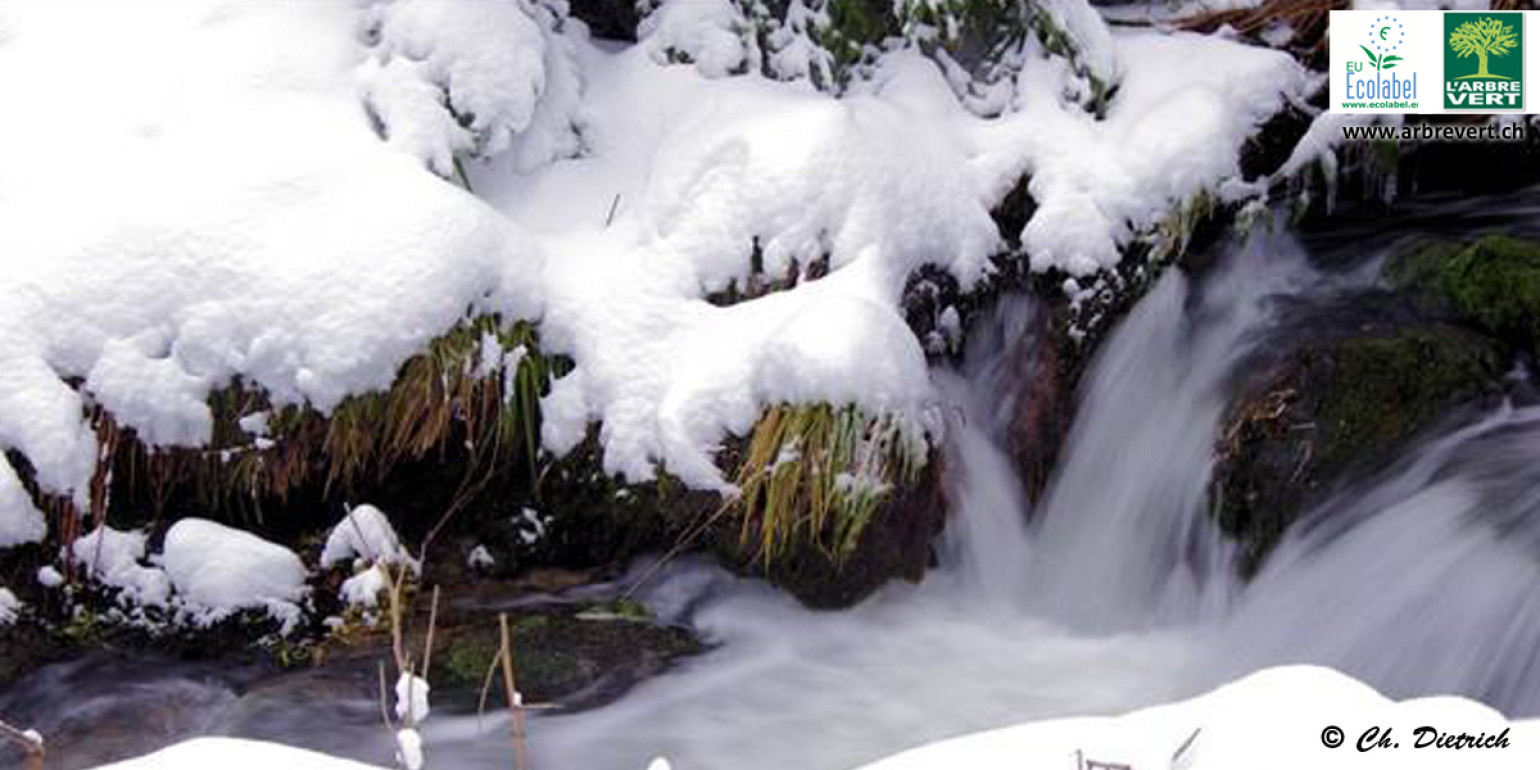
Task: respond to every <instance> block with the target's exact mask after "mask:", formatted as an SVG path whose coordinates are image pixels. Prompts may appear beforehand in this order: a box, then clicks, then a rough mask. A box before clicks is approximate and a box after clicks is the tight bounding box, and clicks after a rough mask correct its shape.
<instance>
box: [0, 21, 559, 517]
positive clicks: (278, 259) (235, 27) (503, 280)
mask: <svg viewBox="0 0 1540 770" xmlns="http://www.w3.org/2000/svg"><path fill="white" fill-rule="evenodd" d="M474 5H475V6H476V7H477V8H481V7H483V6H491V5H493V4H492V3H476V4H474ZM456 10H457V11H463V10H464V9H463V8H460V7H459V4H456ZM362 12H363V11H361V10H360V8H359V7H358V5H357V4H355V3H353V2H350V1H349V0H315V2H303V3H271V4H252V3H248V2H239V1H235V2H206V3H170V4H157V5H150V6H146V5H144V4H106V5H103V6H100V7H96V8H93V9H92V11H91V20H92V23H91V24H81V23H80V16H79V9H78V7H75V6H72V5H70V4H54V3H20V4H6V5H5V6H4V7H0V27H3V28H4V29H5V35H4V36H3V39H0V99H3V100H4V101H5V102H6V103H8V104H27V105H29V107H28V109H26V110H23V111H18V112H16V113H15V114H13V115H10V116H9V117H8V118H7V119H6V120H4V121H0V168H4V169H5V170H6V173H5V174H3V175H0V251H3V253H4V254H5V255H6V256H5V258H4V259H3V260H0V327H3V328H4V329H5V330H6V332H5V334H4V335H3V336H0V449H15V450H19V451H21V452H22V453H23V454H24V455H26V457H27V458H28V460H29V461H30V462H31V463H32V465H33V466H34V467H35V468H36V470H37V479H38V481H39V482H40V484H41V485H42V487H43V489H44V490H45V491H51V492H58V493H64V494H73V495H74V497H75V499H76V501H77V503H82V504H83V503H84V499H85V494H86V488H87V486H88V485H87V481H88V479H89V478H90V474H91V471H92V468H93V466H94V464H95V462H96V458H97V455H98V451H97V446H96V440H95V436H94V435H93V434H92V432H91V430H90V429H89V426H88V425H87V424H86V423H85V421H84V420H83V418H82V415H84V414H87V413H88V412H89V410H88V409H87V406H88V403H98V404H101V405H104V406H106V407H107V408H108V409H110V410H112V411H113V412H114V414H115V415H116V416H117V417H118V418H119V422H120V424H122V425H125V426H128V427H132V428H134V429H135V430H136V431H137V432H138V434H139V435H140V436H141V437H144V438H145V439H146V440H148V441H151V442H152V443H159V444H163V445H189V444H201V443H204V442H205V441H207V439H208V438H209V426H210V424H211V422H210V418H209V414H208V409H207V407H206V406H205V397H206V395H207V393H208V391H209V390H210V389H211V388H216V387H221V386H224V385H226V384H228V383H229V382H230V381H231V380H232V378H234V377H236V376H240V377H241V378H242V380H243V382H245V383H246V384H248V385H249V386H253V387H260V388H264V389H266V390H267V391H268V392H270V393H271V394H272V396H273V398H274V400H275V404H276V405H279V406H281V405H284V404H292V403H299V402H304V401H308V402H310V403H311V404H313V405H315V406H316V407H317V408H319V409H321V410H323V411H325V410H329V409H330V408H331V407H333V406H334V405H335V404H337V402H338V401H339V400H340V399H341V398H343V397H344V396H346V395H348V394H351V393H356V392H361V391H368V390H374V389H380V388H383V387H385V386H387V385H389V383H390V382H391V380H392V379H393V377H394V375H395V373H396V371H397V368H398V367H399V365H400V364H401V363H402V361H404V360H405V359H406V358H407V357H409V356H410V355H412V354H414V353H416V352H418V351H419V350H421V349H422V347H423V346H424V345H425V344H426V342H427V341H428V340H429V339H431V338H432V337H434V336H435V335H436V334H439V333H441V332H442V331H443V330H445V329H448V328H450V327H451V326H453V324H454V323H455V322H456V321H457V320H458V319H460V318H461V317H462V316H463V314H464V313H465V311H466V308H467V307H470V306H476V307H477V308H478V310H486V311H488V312H490V311H500V312H504V313H505V317H510V318H511V317H528V316H530V315H533V314H535V313H537V312H538V292H537V289H536V287H533V286H530V285H528V283H527V282H523V281H516V280H512V279H508V278H507V276H509V275H520V276H523V275H533V274H537V273H538V265H539V257H538V255H536V254H534V253H532V252H530V251H529V250H527V249H526V247H525V246H524V245H523V242H524V240H525V239H522V238H520V237H519V236H518V234H517V233H516V232H515V231H514V229H513V228H512V227H511V226H510V225H509V224H508V223H507V221H506V220H504V219H503V218H501V217H499V216H497V215H496V213H495V212H492V211H491V210H489V209H488V208H486V207H485V206H483V205H481V204H480V203H479V202H478V201H477V200H476V199H475V198H474V197H473V196H471V195H470V194H468V193H467V192H465V191H464V190H461V189H459V188H456V187H455V186H453V185H451V184H449V183H447V182H445V181H444V180H442V179H440V178H438V177H435V176H434V175H432V174H431V173H428V172H426V171H425V170H424V169H423V168H422V165H421V163H420V162H419V161H418V160H416V159H415V158H413V157H410V156H408V155H406V154H403V153H401V152H397V151H395V150H394V149H392V148H391V147H390V146H388V145H387V144H386V143H385V142H382V141H381V140H380V138H379V136H378V135H377V134H376V132H375V130H374V128H373V127H372V126H371V124H370V119H369V117H368V115H367V112H366V111H365V110H364V109H362V107H361V103H360V89H359V85H358V81H357V69H358V67H359V66H360V65H361V64H362V62H363V60H364V59H365V56H366V50H365V48H364V47H363V46H362V45H361V44H360V42H359V40H358V36H357V34H356V32H357V30H358V29H359V26H360V22H361V16H360V14H361V13H362ZM488 12H489V13H490V11H488ZM516 12H518V13H522V11H516ZM402 13H405V11H402ZM531 23H533V22H531ZM537 32H538V30H537ZM402 34H405V33H402ZM393 39H394V38H393ZM435 61H437V60H435ZM109 62H110V64H107V63H109ZM189 62H196V64H195V65H189ZM548 79H549V75H548ZM494 85H495V84H486V85H485V86H476V88H475V89H472V91H473V92H476V93H483V91H481V90H477V89H484V88H492V87H494ZM466 87H469V86H466ZM545 88H546V93H547V94H548V95H549V94H550V93H551V92H552V91H553V90H557V89H556V88H555V86H552V85H550V84H548V85H547V86H546V87H545ZM478 98H482V97H478ZM476 104H477V105H478V108H480V105H481V102H479V101H478V102H476ZM485 109H486V110H490V111H487V112H484V113H483V114H481V115H479V116H478V117H479V119H481V120H484V121H487V123H486V125H487V127H488V130H489V131H490V132H491V134H490V136H491V137H492V138H489V139H488V142H489V146H492V145H496V144H498V143H504V144H506V143H507V142H508V141H510V140H509V139H508V138H507V131H508V129H509V127H511V126H513V125H515V124H518V123H520V122H521V121H526V122H527V126H526V128H527V127H528V126H533V125H534V124H535V118H534V116H531V115H526V114H525V113H523V112H520V111H519V110H517V109H515V107H514V106H512V105H501V106H499V105H498V104H497V103H493V104H489V105H487V107H486V108H485ZM537 112H538V110H537ZM499 132H501V133H499ZM497 136H502V137H503V138H502V139H498V138H496V137H497ZM72 382H83V383H84V384H83V385H81V386H80V387H79V388H78V389H77V388H76V387H73V386H72ZM0 483H3V482H0Z"/></svg>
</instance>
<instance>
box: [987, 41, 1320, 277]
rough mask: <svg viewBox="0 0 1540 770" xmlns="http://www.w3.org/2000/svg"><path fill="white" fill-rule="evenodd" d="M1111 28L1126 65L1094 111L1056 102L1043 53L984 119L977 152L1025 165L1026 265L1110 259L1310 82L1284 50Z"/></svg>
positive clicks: (1212, 188)
mask: <svg viewBox="0 0 1540 770" xmlns="http://www.w3.org/2000/svg"><path fill="white" fill-rule="evenodd" d="M1114 39H1115V41H1116V43H1117V47H1118V53H1119V56H1120V58H1121V60H1122V61H1123V62H1124V63H1125V65H1126V67H1125V70H1126V71H1125V73H1124V75H1123V79H1122V81H1121V86H1120V88H1119V90H1118V93H1117V94H1116V96H1115V97H1114V98H1113V99H1112V100H1111V102H1110V103H1109V106H1108V109H1107V116H1106V119H1105V120H1096V119H1095V118H1094V117H1093V116H1091V115H1089V114H1086V113H1085V112H1083V111H1077V110H1067V109H1063V108H1062V106H1061V105H1060V96H1059V94H1058V93H1057V92H1056V91H1054V90H1052V89H1051V87H1050V86H1051V84H1052V83H1053V82H1054V81H1053V79H1052V78H1051V77H1049V75H1050V73H1048V72H1045V71H1044V70H1047V69H1051V68H1052V67H1053V66H1054V63H1053V62H1052V60H1042V61H1039V62H1034V63H1033V64H1032V65H1031V66H1028V67H1026V68H1024V69H1023V70H1022V72H1021V74H1020V76H1019V79H1018V83H1017V99H1018V100H1020V102H1021V104H1020V105H1019V109H1018V111H1016V112H1014V113H1010V114H1008V115H1007V116H1005V117H1003V118H1001V119H999V120H998V121H995V122H993V123H992V124H991V125H989V126H988V127H987V128H986V129H985V132H986V133H987V134H988V137H989V139H988V145H989V148H990V149H989V150H988V152H989V153H990V154H991V155H993V156H995V157H996V158H998V159H1000V160H1001V161H1002V162H1003V163H1005V164H1007V165H1009V164H1010V163H1013V162H1024V164H1025V165H1024V166H1023V167H1022V169H1021V170H1024V171H1025V172H1027V173H1028V174H1030V175H1031V180H1032V181H1031V183H1030V185H1029V187H1028V190H1029V192H1031V193H1032V197H1033V199H1034V200H1036V201H1037V203H1038V206H1039V208H1038V210H1037V211H1036V212H1035V213H1034V215H1033V216H1032V218H1031V219H1030V220H1029V221H1028V222H1027V225H1026V227H1025V229H1024V230H1023V231H1022V233H1021V240H1022V245H1023V246H1024V247H1025V249H1026V251H1027V253H1028V255H1030V258H1031V264H1032V268H1033V269H1034V270H1045V269H1048V268H1059V269H1062V270H1065V271H1067V272H1069V273H1071V274H1073V275H1077V276H1083V275H1088V274H1090V273H1093V272H1095V271H1097V270H1101V269H1105V268H1109V267H1112V266H1113V265H1116V264H1117V263H1118V261H1119V260H1120V259H1121V252H1120V248H1121V247H1123V246H1125V245H1127V244H1128V242H1129V241H1130V240H1131V239H1132V238H1133V237H1134V236H1135V235H1136V234H1139V233H1141V232H1148V231H1149V230H1151V229H1152V228H1154V227H1155V226H1156V225H1158V224H1159V223H1160V221H1161V219H1162V218H1164V217H1166V216H1168V215H1169V214H1170V212H1171V211H1172V208H1173V206H1176V205H1179V204H1181V203H1184V202H1186V201H1188V200H1189V199H1191V198H1192V197H1193V196H1195V195H1198V194H1199V193H1201V192H1205V191H1208V192H1217V191H1218V188H1219V187H1220V185H1221V183H1222V182H1224V181H1225V180H1230V179H1234V178H1236V177H1237V176H1238V175H1239V173H1240V164H1239V150H1240V148H1241V146H1242V144H1244V142H1245V140H1246V138H1247V137H1249V136H1251V135H1252V134H1253V133H1255V131H1256V130H1257V127H1258V126H1259V125H1260V124H1261V123H1262V122H1263V121H1265V120H1266V119H1267V118H1268V117H1269V116H1271V115H1272V114H1273V113H1275V112H1277V111H1278V110H1280V109H1281V108H1282V107H1283V106H1284V105H1285V104H1286V102H1287V101H1289V100H1293V101H1300V102H1302V101H1303V100H1304V98H1305V97H1306V96H1307V94H1308V89H1309V87H1310V85H1311V82H1312V81H1311V78H1310V77H1309V76H1308V73H1306V71H1305V70H1303V69H1302V68H1301V67H1300V66H1299V65H1298V64H1297V63H1296V62H1295V61H1294V60H1293V59H1292V58H1290V57H1289V56H1288V55H1287V54H1284V53H1281V52H1278V51H1272V50H1268V49H1262V48H1255V47H1250V46H1245V45H1241V44H1239V43H1235V42H1231V41H1228V40H1224V39H1221V38H1215V37H1203V36H1199V35H1191V34H1169V35H1167V34H1157V33H1150V32H1125V33H1121V34H1118V35H1116V36H1115V38H1114ZM1007 176H1010V175H1007Z"/></svg>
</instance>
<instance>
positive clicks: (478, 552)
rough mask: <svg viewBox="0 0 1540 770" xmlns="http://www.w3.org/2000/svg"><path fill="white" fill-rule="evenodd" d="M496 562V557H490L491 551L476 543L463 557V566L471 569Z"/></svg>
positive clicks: (488, 565) (489, 565)
mask: <svg viewBox="0 0 1540 770" xmlns="http://www.w3.org/2000/svg"><path fill="white" fill-rule="evenodd" d="M496 564H497V559H495V558H493V557H492V552H491V551H488V550H487V547H486V546H484V545H478V546H476V547H475V548H472V549H471V552H470V553H469V554H468V555H466V557H465V566H467V567H470V568H471V569H486V568H488V567H492V566H494V565H496Z"/></svg>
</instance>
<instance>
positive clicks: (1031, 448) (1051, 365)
mask: <svg viewBox="0 0 1540 770" xmlns="http://www.w3.org/2000/svg"><path fill="white" fill-rule="evenodd" d="M1030 312H1031V314H1032V317H1031V318H1030V319H1029V320H1028V322H1027V324H1026V326H1025V328H1023V329H1022V330H1021V332H1020V333H1019V334H1016V335H1014V336H1012V337H1011V338H1010V339H1007V340H1005V341H1004V344H1005V346H1006V352H1005V354H1004V357H1003V358H1002V359H1001V360H1002V362H1003V369H1002V371H999V372H995V373H993V375H994V376H995V377H997V378H998V380H999V382H998V386H997V387H998V390H999V392H1000V395H1001V403H1002V404H1004V405H1005V407H1004V408H1005V409H1006V414H1005V445H1006V450H1007V451H1008V452H1009V453H1010V456H1011V459H1012V460H1013V461H1015V465H1016V470H1017V472H1018V473H1020V474H1021V481H1022V485H1023V487H1024V488H1025V490H1026V492H1027V496H1028V498H1029V499H1031V500H1036V499H1037V498H1038V496H1039V495H1040V494H1042V491H1043V489H1044V487H1046V486H1047V484H1048V479H1049V476H1050V475H1051V474H1052V473H1053V469H1054V467H1055V465H1056V464H1057V462H1058V457H1059V451H1060V449H1061V448H1062V447H1063V444H1064V438H1065V436H1067V435H1068V434H1069V428H1070V424H1071V423H1072V422H1073V420H1074V415H1075V383H1076V380H1077V378H1078V375H1079V370H1080V369H1081V368H1082V367H1081V366H1080V365H1079V363H1078V351H1077V350H1076V349H1075V346H1074V345H1073V344H1072V343H1071V341H1070V340H1069V338H1068V336H1067V335H1066V334H1065V330H1064V325H1065V323H1066V321H1065V318H1064V314H1063V313H1062V312H1059V313H1055V312H1053V311H1052V310H1049V309H1048V308H1047V307H1046V306H1045V305H1043V304H1041V303H1036V304H1033V305H1032V308H1031V311H1030Z"/></svg>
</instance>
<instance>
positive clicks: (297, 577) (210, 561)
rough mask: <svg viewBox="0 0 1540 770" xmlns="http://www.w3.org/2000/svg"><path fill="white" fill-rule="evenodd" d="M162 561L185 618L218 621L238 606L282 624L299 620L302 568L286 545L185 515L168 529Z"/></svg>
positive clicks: (303, 591) (285, 630) (288, 628)
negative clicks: (260, 613) (264, 614)
mask: <svg viewBox="0 0 1540 770" xmlns="http://www.w3.org/2000/svg"><path fill="white" fill-rule="evenodd" d="M161 563H162V565H163V566H164V568H165V571H166V576H167V577H168V578H169V579H170V581H171V586H172V588H174V589H175V590H176V593H177V597H178V598H179V600H180V602H179V609H180V610H181V612H182V614H183V617H184V618H185V619H187V620H189V621H191V622H193V623H195V624H197V625H202V626H207V625H210V624H212V623H216V622H218V621H220V620H223V619H224V618H227V617H229V616H231V615H232V614H234V613H236V612H238V611H240V610H260V611H264V612H266V613H267V614H268V615H270V616H272V617H273V618H274V619H276V620H278V621H279V622H281V623H282V624H283V633H288V632H289V631H291V630H293V628H294V627H295V625H296V624H297V623H298V622H299V619H300V606H299V604H300V602H301V601H303V600H304V598H305V594H306V592H307V589H306V588H305V578H306V574H307V573H306V571H305V565H304V564H302V563H301V562H300V560H299V557H298V556H295V555H294V553H293V552H291V551H290V550H289V549H287V548H284V547H283V546H281V545H278V544H276V543H270V542H268V541H266V540H263V539H262V538H259V537H257V536H255V535H251V534H248V533H246V532H242V531H240V530H237V529H231V528H229V527H226V526H224V525H221V524H216V523H214V522H212V521H206V520H203V519H183V520H181V521H179V522H177V523H176V524H175V525H174V526H172V527H171V530H170V531H169V532H167V533H166V544H165V550H164V553H163V554H162V555H161Z"/></svg>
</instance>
